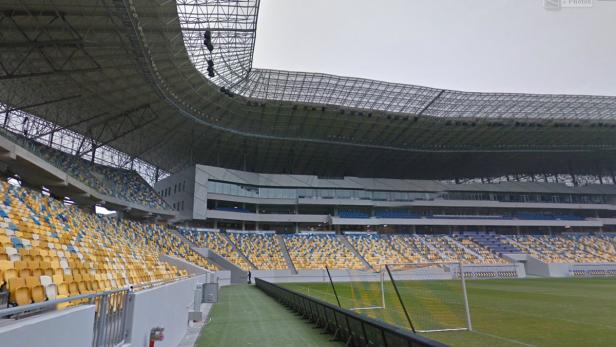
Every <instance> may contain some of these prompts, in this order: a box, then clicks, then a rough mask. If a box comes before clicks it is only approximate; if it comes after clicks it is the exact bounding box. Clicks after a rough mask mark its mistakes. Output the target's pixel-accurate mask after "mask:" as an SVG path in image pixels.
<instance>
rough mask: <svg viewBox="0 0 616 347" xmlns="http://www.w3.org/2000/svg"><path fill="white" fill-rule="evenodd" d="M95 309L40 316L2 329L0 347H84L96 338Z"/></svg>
mask: <svg viewBox="0 0 616 347" xmlns="http://www.w3.org/2000/svg"><path fill="white" fill-rule="evenodd" d="M93 327H94V306H92V305H87V306H78V307H74V308H69V309H66V310H62V311H54V312H49V313H44V314H40V315H37V316H34V317H30V318H24V319H21V320H18V321H14V322H12V323H10V324H7V325H3V326H1V327H0V346H3V347H4V346H6V347H13V346H14V347H17V346H23V347H39V346H40V347H49V346H62V347H84V346H91V345H92V339H93V334H94V330H93Z"/></svg>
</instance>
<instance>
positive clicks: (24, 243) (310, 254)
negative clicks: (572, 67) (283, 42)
mask: <svg viewBox="0 0 616 347" xmlns="http://www.w3.org/2000/svg"><path fill="white" fill-rule="evenodd" d="M492 1H494V0H492ZM266 2H267V3H268V4H267V6H272V7H276V6H278V7H282V6H283V5H282V2H278V3H276V2H273V1H265V0H264V1H263V2H261V1H260V0H225V1H223V0H176V1H152V0H113V1H111V0H101V1H91V0H53V1H51V0H0V174H1V178H0V196H1V197H2V200H1V201H0V345H1V346H27V347H30V346H66V347H72V346H76V347H83V346H93V347H99V346H125V347H129V346H130V347H137V346H139V347H141V346H157V347H162V346H182V347H184V346H245V345H254V346H290V345H295V344H298V343H301V344H304V345H306V346H343V345H346V346H390V347H391V346H434V347H439V346H579V345H584V346H588V345H589V346H613V345H615V344H616V314H615V313H616V294H615V293H616V96H611V95H607V94H610V93H609V92H605V93H602V92H595V93H592V92H588V93H586V92H580V93H560V92H558V93H556V92H554V93H542V92H537V93H535V92H532V93H531V92H511V91H509V90H490V91H466V89H465V90H462V88H459V89H456V88H450V87H448V86H443V87H440V88H439V87H438V86H437V87H427V86H422V85H419V84H410V83H401V82H386V81H382V80H379V79H374V78H367V77H346V76H342V74H343V73H340V74H334V73H329V72H328V73H325V72H300V71H291V70H284V69H276V68H262V67H257V64H255V59H256V54H255V52H256V49H257V47H259V45H260V42H261V41H260V40H262V39H261V36H259V37H260V40H257V26H258V23H259V26H261V25H265V24H263V23H262V21H263V18H262V17H261V18H260V16H265V15H266V13H267V12H264V10H263V8H264V6H266ZM494 2H500V3H502V5H503V6H505V5H507V4H508V3H509V2H508V1H505V0H498V1H494ZM358 3H360V2H358ZM409 3H411V2H409ZM412 3H415V2H412ZM417 3H420V1H417ZM434 3H436V2H434ZM441 3H442V4H445V3H447V4H448V5H447V6H453V5H451V4H449V3H448V2H446V1H444V0H443V1H442V2H441ZM505 3H507V4H505ZM519 3H521V4H522V3H523V5H520V6H521V7H524V8H525V9H528V8H532V9H533V11H536V13H538V16H540V17H541V18H544V17H545V18H546V20H547V19H549V20H556V21H558V20H560V21H561V22H559V23H561V24H563V23H565V24H571V23H575V22H565V21H566V20H568V19H567V18H574V17H573V16H574V14H575V13H578V14H580V16H586V15H587V14H589V13H599V12H600V15H601V16H604V17H601V18H608V19H609V18H610V17H609V16H610V15H611V16H612V17H611V18H613V16H614V15H616V6H614V5H615V4H613V3H610V2H608V1H595V2H594V3H593V2H592V1H579V2H575V1H567V0H549V1H548V0H546V1H544V2H543V3H541V1H532V0H524V1H519ZM442 4H441V5H435V6H443V5H442ZM486 4H487V3H486ZM354 6H355V4H354V5H353V7H354ZM361 6H362V5H360V4H358V5H357V7H358V8H360V9H358V10H357V11H362V10H361ZM388 6H390V5H388ZM391 6H394V5H391ZM507 6H508V5H507ZM270 9H271V7H270ZM508 9H509V10H511V11H514V10H513V9H512V8H509V7H508ZM306 11H307V12H306V13H312V12H310V11H309V10H306ZM331 11H334V10H333V9H331ZM575 11H579V12H575ZM592 11H596V12H592ZM364 12H365V11H364ZM392 12H393V11H392ZM352 13H353V11H350V12H349V14H347V16H349V17H351V16H353V14H352ZM355 15H357V16H360V14H359V13H358V12H355ZM363 15H365V13H364V14H363ZM391 15H392V16H394V15H395V14H391ZM299 16H301V14H299ZM304 16H305V17H308V16H309V15H308V14H304ZM323 16H324V18H325V17H327V16H326V14H323ZM336 16H338V17H337V18H340V16H341V15H340V14H336ZM430 16H432V17H430ZM430 16H425V17H426V18H427V20H435V21H436V20H437V19H436V18H437V17H439V16H441V14H437V13H436V11H434V12H432V13H431V15H430ZM459 16H460V17H463V15H462V14H460V15H459ZM275 17H276V16H272V15H268V16H266V17H265V18H266V19H267V20H268V21H270V20H273V19H272V18H275ZM279 17H284V16H279ZM288 17H291V16H287V18H286V19H289V18H288ZM485 18H486V17H484V20H485ZM554 18H560V19H554ZM295 19H296V20H297V21H298V22H299V18H295ZM349 21H351V19H349ZM486 21H487V20H486ZM392 22H393V21H392ZM313 23H314V20H313ZM337 25H339V27H340V30H343V28H342V27H343V25H342V24H340V23H338V24H337ZM515 25H516V26H515V27H516V28H517V27H521V26H522V24H520V23H516V24H515ZM298 26H301V25H300V24H298ZM321 26H323V28H317V27H319V24H318V23H317V24H316V25H314V27H311V28H310V29H309V30H311V33H312V36H317V38H318V40H321V39H323V40H324V41H325V38H323V37H320V36H319V35H318V34H317V32H318V30H323V32H328V31H331V30H332V28H334V27H328V26H327V25H326V24H324V23H322V25H321ZM598 26H599V25H597V27H598ZM336 28H337V26H336ZM375 29H378V27H377V28H375ZM557 29H561V28H557ZM259 30H260V31H259V32H260V34H259V35H261V33H263V31H261V30H262V29H259ZM289 30H290V28H289ZM459 30H461V31H463V30H464V29H463V28H459ZM482 30H486V31H489V30H490V28H489V27H488V26H487V25H486V26H485V27H483V29H482ZM425 31H426V32H423V33H422V36H425V37H426V38H428V39H429V40H432V41H430V42H431V43H430V44H431V45H432V46H433V47H437V46H439V43H438V39H437V37H438V35H439V33H437V32H430V30H427V29H426V30H425ZM404 34H405V36H408V37H409V40H410V39H411V38H410V37H412V36H413V35H412V33H411V32H404ZM430 35H435V36H434V37H431V36H430ZM536 35H537V36H541V33H539V32H537V33H536ZM291 36H292V34H291ZM386 36H387V35H385V34H383V35H382V37H383V41H386ZM263 37H265V35H264V36H263ZM281 37H282V34H281ZM336 37H337V36H335V35H333V33H332V37H331V38H328V39H329V40H330V41H331V42H334V43H335V44H336V45H340V46H342V45H343V44H344V40H341V39H337V38H336ZM276 39H278V37H276V38H274V40H276ZM467 39H468V40H469V41H470V40H472V38H470V37H469V38H467ZM294 40H295V41H302V40H303V39H301V38H294ZM367 41H369V40H367ZM500 41H506V40H500ZM578 41H584V40H578ZM307 42H312V41H307ZM551 42H552V43H553V44H554V45H557V44H558V42H559V40H557V39H554V40H553V41H551ZM398 43H399V44H400V46H404V42H398ZM484 43H485V44H486V45H488V44H489V42H484ZM484 43H482V44H484ZM324 44H325V43H324ZM366 44H367V45H369V44H370V42H367V43H366ZM585 44H587V47H588V49H591V48H592V46H593V45H599V44H600V42H599V41H593V40H587V41H585ZM443 46H445V45H444V44H443ZM548 46H549V45H548ZM611 47H613V46H611ZM548 48H550V47H548ZM285 50H288V51H292V50H293V49H291V48H289V49H285ZM470 50H471V49H469V51H470ZM283 51H284V50H283ZM601 52H610V50H608V49H606V50H603V51H601ZM611 52H615V51H614V50H612V51H611ZM420 53H421V52H412V53H410V54H409V59H410V58H411V56H412V55H420ZM526 53H527V52H521V53H520V55H521V56H523V55H524V54H526ZM269 54H270V56H269V58H267V59H265V60H268V59H271V60H274V59H273V58H272V55H274V56H277V55H280V54H281V51H276V52H269ZM315 54H317V55H319V56H325V55H326V53H324V52H323V51H319V50H317V53H315ZM405 54H406V53H405ZM537 54H538V53H537ZM401 55H403V54H402V53H401ZM460 55H463V54H462V53H460ZM479 55H480V54H478V53H477V54H475V56H479ZM528 55H530V56H532V55H533V53H532V52H531V53H529V54H528ZM608 57H609V56H608ZM327 59H330V58H329V57H328V58H327ZM331 59H333V57H332V58H331ZM405 59H406V58H405ZM435 59H436V58H435ZM460 59H462V57H460ZM520 59H522V58H520ZM290 60H292V59H290ZM608 60H609V59H608ZM612 60H613V59H612ZM601 61H603V60H600V59H599V60H595V61H594V62H592V63H589V64H588V65H587V66H584V67H580V68H579V70H581V71H582V72H584V71H585V70H584V68H588V70H589V72H588V74H589V77H588V80H589V82H588V85H591V86H592V85H593V84H597V85H600V84H602V82H604V81H607V80H609V79H610V78H611V77H610V76H616V75H614V71H608V72H606V73H604V75H603V76H602V77H601V76H600V78H597V79H593V78H591V77H590V74H591V72H590V70H591V68H592V66H590V65H600V64H601ZM344 63H346V62H344ZM348 63H349V64H351V63H352V62H348ZM409 64H410V63H409ZM253 65H254V66H253ZM387 65H388V63H387V57H384V58H383V61H378V62H374V64H371V65H369V69H368V70H371V71H376V70H383V71H384V70H387V68H388V66H387ZM408 68H409V69H411V68H410V67H408ZM481 68H485V69H486V70H487V69H488V68H489V67H488V66H484V67H481ZM400 69H402V68H400ZM443 69H444V68H443ZM369 72H370V71H369ZM377 72H378V71H377ZM535 73H539V72H537V71H535ZM610 73H611V74H610ZM485 74H486V75H488V72H486V73H485ZM428 75H429V74H428ZM480 77H481V76H480ZM434 78H435V80H436V76H435V77H434ZM450 79H452V80H453V79H455V78H454V77H450ZM422 81H423V80H422ZM608 82H609V81H608ZM431 83H432V82H430V84H431ZM607 84H609V83H607ZM494 88H495V89H496V87H494ZM522 88H527V89H526V90H528V91H534V90H536V88H535V86H534V85H532V84H529V83H527V84H526V85H522ZM614 93H616V92H612V95H616V94H614Z"/></svg>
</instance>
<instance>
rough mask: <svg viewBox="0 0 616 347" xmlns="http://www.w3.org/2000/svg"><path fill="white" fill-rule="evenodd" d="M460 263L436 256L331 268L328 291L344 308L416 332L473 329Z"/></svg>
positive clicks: (333, 300) (331, 297)
mask: <svg viewBox="0 0 616 347" xmlns="http://www.w3.org/2000/svg"><path fill="white" fill-rule="evenodd" d="M460 268H461V264H460V263H456V262H431V263H405V264H383V265H381V266H380V267H379V268H378V269H377V270H378V271H376V272H375V273H370V272H366V271H356V270H331V271H330V270H329V269H327V274H328V276H329V282H330V289H331V290H330V294H328V296H330V298H329V299H330V300H331V301H332V302H337V303H338V305H339V306H340V307H342V308H346V309H350V310H353V311H355V312H357V313H359V314H363V315H366V316H369V317H372V318H376V319H381V320H383V321H385V322H388V323H390V324H394V325H398V326H401V327H404V328H408V329H411V330H413V331H415V332H436V331H456V330H470V329H471V320H470V311H469V309H468V303H467V297H466V284H465V282H464V276H463V275H464V274H463V272H461V271H460ZM321 295H324V293H321Z"/></svg>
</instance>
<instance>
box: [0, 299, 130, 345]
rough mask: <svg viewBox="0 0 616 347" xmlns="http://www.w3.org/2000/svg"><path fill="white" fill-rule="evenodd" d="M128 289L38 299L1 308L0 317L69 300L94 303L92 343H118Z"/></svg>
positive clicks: (27, 314)
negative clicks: (54, 298) (45, 299)
mask: <svg viewBox="0 0 616 347" xmlns="http://www.w3.org/2000/svg"><path fill="white" fill-rule="evenodd" d="M130 292H131V291H130V289H128V288H123V289H116V290H111V291H107V292H102V293H97V294H83V295H75V296H71V297H67V298H62V299H56V300H49V301H44V302H40V303H35V304H30V305H23V306H15V307H10V308H6V309H2V310H0V318H2V317H11V318H14V319H20V318H25V317H30V316H32V315H35V314H39V313H42V312H46V311H54V310H56V309H58V308H62V307H66V306H68V305H69V304H71V303H72V304H90V305H95V308H96V309H95V315H94V335H93V336H94V338H93V340H92V346H93V347H112V346H117V345H119V344H120V343H121V342H123V341H124V339H125V335H126V334H125V332H126V315H127V312H128V304H129V294H130Z"/></svg>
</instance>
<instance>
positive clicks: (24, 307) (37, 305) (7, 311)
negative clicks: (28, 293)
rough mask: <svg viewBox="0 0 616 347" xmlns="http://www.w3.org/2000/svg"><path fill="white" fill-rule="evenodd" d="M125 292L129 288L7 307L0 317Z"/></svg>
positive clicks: (0, 311) (0, 313) (1, 311)
mask: <svg viewBox="0 0 616 347" xmlns="http://www.w3.org/2000/svg"><path fill="white" fill-rule="evenodd" d="M127 290H130V289H129V287H125V288H120V289H113V290H108V291H104V292H100V293H93V294H80V295H74V296H69V297H66V298H62V299H54V300H48V301H43V302H38V303H34V304H29V305H21V306H15V307H9V308H5V309H2V310H0V317H6V316H10V315H14V314H18V313H24V312H28V311H35V310H39V309H43V308H47V307H50V306H56V305H58V304H62V303H65V302H71V301H77V300H82V299H95V298H97V297H100V296H105V295H109V294H115V293H119V292H123V291H127Z"/></svg>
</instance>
